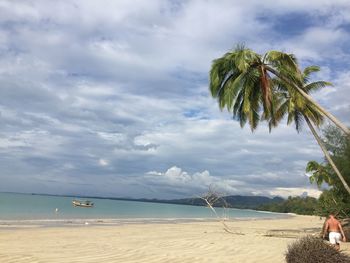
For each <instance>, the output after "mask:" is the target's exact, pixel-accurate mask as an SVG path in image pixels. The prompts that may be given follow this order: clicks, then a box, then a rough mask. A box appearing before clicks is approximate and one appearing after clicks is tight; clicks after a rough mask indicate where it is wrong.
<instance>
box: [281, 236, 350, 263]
mask: <svg viewBox="0 0 350 263" xmlns="http://www.w3.org/2000/svg"><path fill="white" fill-rule="evenodd" d="M286 261H287V263H308V262H310V263H311V262H312V263H334V262H342V263H343V262H344V263H350V257H349V256H347V255H345V254H343V253H342V252H339V251H337V250H335V248H333V247H332V246H331V245H329V244H327V243H325V242H324V241H323V240H322V239H320V238H317V237H312V236H306V237H303V238H301V239H299V240H297V241H296V242H294V243H293V244H291V245H289V246H288V250H287V253H286Z"/></svg>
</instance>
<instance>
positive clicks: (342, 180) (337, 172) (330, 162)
mask: <svg viewBox="0 0 350 263" xmlns="http://www.w3.org/2000/svg"><path fill="white" fill-rule="evenodd" d="M304 118H305V120H306V123H307V125H308V126H309V128H310V130H311V132H312V134H313V135H314V137H315V139H316V141H317V143H318V145H319V146H320V147H321V149H322V151H323V153H324V155H325V156H326V159H327V161H328V162H329V164H330V165H331V166H332V168H333V170H334V172H335V173H336V174H337V176H338V177H339V179H340V181H341V182H342V183H343V185H344V187H345V189H346V191H348V193H349V194H350V187H349V185H348V184H347V183H346V181H345V179H344V177H343V176H342V175H341V173H340V172H339V170H338V168H337V166H336V165H335V164H334V162H333V160H332V158H331V156H330V155H329V153H328V151H327V149H326V147H325V145H324V144H323V142H322V140H321V138H320V136H318V134H317V132H316V130H315V128H314V126H313V125H312V124H311V122H310V120H309V118H308V117H306V116H305V115H304Z"/></svg>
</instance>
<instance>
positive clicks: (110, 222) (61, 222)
mask: <svg viewBox="0 0 350 263" xmlns="http://www.w3.org/2000/svg"><path fill="white" fill-rule="evenodd" d="M267 213H268V214H271V213H272V214H277V215H278V217H274V218H273V217H259V218H257V217H236V218H71V219H65V218H62V219H0V230H1V229H9V228H11V229H15V228H30V227H33V228H39V227H74V226H77V227H79V226H87V225H89V226H119V225H135V224H181V223H196V222H202V223H206V222H208V223H214V222H220V221H224V222H225V223H227V222H240V221H257V220H279V219H287V218H291V217H293V216H298V215H295V214H290V213H286V214H283V213H273V212H267Z"/></svg>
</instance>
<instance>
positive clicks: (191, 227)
mask: <svg viewBox="0 0 350 263" xmlns="http://www.w3.org/2000/svg"><path fill="white" fill-rule="evenodd" d="M322 224H323V220H320V219H319V218H317V217H308V216H295V217H291V218H287V219H276V220H252V221H230V222H228V225H229V226H230V228H231V230H233V231H234V232H236V233H240V234H239V235H236V234H230V233H227V232H225V231H224V230H223V229H222V225H221V224H220V223H219V222H195V223H179V224H175V223H172V224H130V225H118V226H91V225H88V226H74V227H56V228H54V227H49V228H45V227H42V228H17V229H10V228H5V227H3V228H1V229H0V262H3V263H5V262H16V263H18V262H23V263H24V262H25V263H28V262H38V263H39V262H40V263H49V262H71V263H89V262H126V263H128V262H149V263H152V262H154V263H156V262H174V263H176V262H284V253H285V251H286V248H287V246H288V244H289V243H291V242H293V241H294V240H295V238H297V237H299V236H302V235H305V234H308V233H309V234H312V233H314V234H317V233H319V231H320V229H321V227H322Z"/></svg>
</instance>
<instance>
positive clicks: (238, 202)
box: [109, 195, 285, 209]
mask: <svg viewBox="0 0 350 263" xmlns="http://www.w3.org/2000/svg"><path fill="white" fill-rule="evenodd" d="M109 199H114V200H125V201H139V202H152V203H166V204H179V205H195V206H206V205H207V204H206V203H205V201H204V200H202V199H200V198H182V199H171V200H165V199H164V200H163V199H145V198H141V199H132V198H109ZM283 201H285V200H284V199H283V198H281V197H273V198H269V197H266V196H241V195H230V196H224V197H222V199H220V201H218V202H216V203H215V204H213V206H215V207H222V206H224V205H225V204H226V206H228V207H231V208H241V209H257V208H258V207H260V206H261V205H268V204H277V203H281V202H283Z"/></svg>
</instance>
